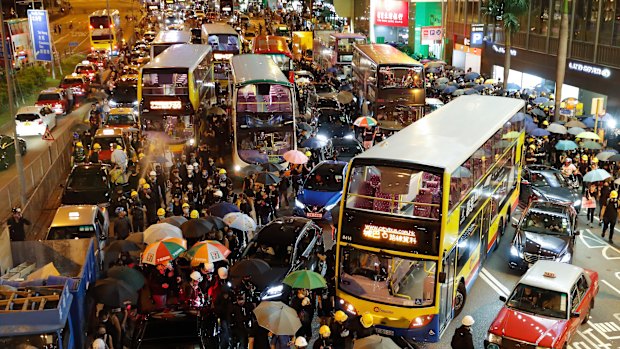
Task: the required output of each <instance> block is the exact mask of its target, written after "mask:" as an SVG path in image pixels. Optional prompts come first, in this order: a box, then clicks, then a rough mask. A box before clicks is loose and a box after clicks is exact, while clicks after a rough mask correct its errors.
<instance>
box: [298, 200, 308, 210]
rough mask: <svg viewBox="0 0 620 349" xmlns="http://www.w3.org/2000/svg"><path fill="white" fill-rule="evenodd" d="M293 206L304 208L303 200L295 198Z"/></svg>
mask: <svg viewBox="0 0 620 349" xmlns="http://www.w3.org/2000/svg"><path fill="white" fill-rule="evenodd" d="M295 207H297V208H301V209H304V208H306V205H305V204H304V203H303V202H301V201H299V200H297V199H295Z"/></svg>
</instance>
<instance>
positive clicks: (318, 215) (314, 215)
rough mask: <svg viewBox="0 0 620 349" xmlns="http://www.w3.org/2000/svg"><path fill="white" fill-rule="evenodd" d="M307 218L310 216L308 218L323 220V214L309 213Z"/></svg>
mask: <svg viewBox="0 0 620 349" xmlns="http://www.w3.org/2000/svg"><path fill="white" fill-rule="evenodd" d="M306 216H308V218H323V214H321V213H316V212H308V213H307V214H306Z"/></svg>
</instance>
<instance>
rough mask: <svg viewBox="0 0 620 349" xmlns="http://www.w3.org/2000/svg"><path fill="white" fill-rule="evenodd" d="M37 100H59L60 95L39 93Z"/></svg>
mask: <svg viewBox="0 0 620 349" xmlns="http://www.w3.org/2000/svg"><path fill="white" fill-rule="evenodd" d="M37 100H38V101H59V100H60V95H59V94H58V93H41V94H40V95H39V98H38V99H37Z"/></svg>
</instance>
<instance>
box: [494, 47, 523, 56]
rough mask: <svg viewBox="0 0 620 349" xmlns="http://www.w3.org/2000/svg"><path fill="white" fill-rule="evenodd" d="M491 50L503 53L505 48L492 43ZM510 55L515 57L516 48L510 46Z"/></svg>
mask: <svg viewBox="0 0 620 349" xmlns="http://www.w3.org/2000/svg"><path fill="white" fill-rule="evenodd" d="M492 47H493V51H495V52H497V53H501V54H504V53H506V48H505V47H503V46H498V45H493V46H492ZM510 55H511V56H513V57H515V56H516V55H517V50H515V49H513V48H511V49H510Z"/></svg>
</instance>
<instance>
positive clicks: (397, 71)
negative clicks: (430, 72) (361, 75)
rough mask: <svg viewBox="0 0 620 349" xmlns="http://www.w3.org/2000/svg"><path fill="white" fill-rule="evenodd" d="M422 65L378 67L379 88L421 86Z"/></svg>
mask: <svg viewBox="0 0 620 349" xmlns="http://www.w3.org/2000/svg"><path fill="white" fill-rule="evenodd" d="M422 68H423V67H422V66H419V67H417V66H416V67H398V66H392V67H390V66H381V67H379V88H380V89H382V90H383V89H391V88H395V89H401V88H423V87H424V77H423V76H422V71H423V69H422Z"/></svg>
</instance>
